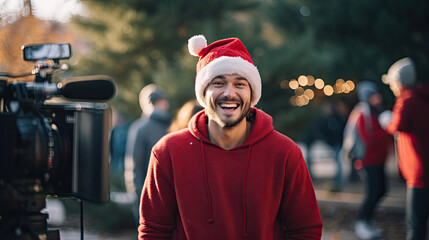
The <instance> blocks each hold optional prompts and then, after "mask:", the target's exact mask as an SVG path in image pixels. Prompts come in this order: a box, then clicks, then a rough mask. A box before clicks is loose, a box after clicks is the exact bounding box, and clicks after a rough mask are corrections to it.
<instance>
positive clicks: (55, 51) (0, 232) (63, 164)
mask: <svg viewBox="0 0 429 240" xmlns="http://www.w3.org/2000/svg"><path fill="white" fill-rule="evenodd" d="M23 55H24V60H26V61H34V63H35V68H34V69H33V70H32V71H31V72H30V73H25V74H21V75H12V74H9V73H3V72H0V239H59V230H53V229H48V227H47V218H48V214H46V213H42V212H41V210H42V209H43V208H45V206H46V197H47V196H48V195H52V196H60V197H61V196H64V197H76V198H78V199H82V200H87V201H90V202H95V203H105V202H107V201H108V200H109V177H108V176H109V143H108V141H109V134H110V128H111V110H110V107H109V105H108V104H106V103H105V101H107V100H109V99H111V98H112V97H113V96H114V95H115V91H116V87H115V84H114V81H113V80H112V79H111V78H110V77H108V76H86V77H76V78H69V79H66V80H64V81H61V82H60V83H52V75H53V73H54V71H55V70H57V69H61V66H60V65H59V61H60V59H68V58H69V57H70V56H71V48H70V44H67V43H61V44H57V43H50V44H41V45H29V46H24V47H23ZM28 75H34V76H35V78H34V82H22V81H6V80H5V79H6V78H19V77H23V76H28ZM2 78H3V79H2ZM54 97H63V98H66V99H68V100H73V101H60V102H55V101H54Z"/></svg>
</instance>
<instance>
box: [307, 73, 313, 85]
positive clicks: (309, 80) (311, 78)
mask: <svg viewBox="0 0 429 240" xmlns="http://www.w3.org/2000/svg"><path fill="white" fill-rule="evenodd" d="M307 81H308V83H307V85H308V86H313V85H314V77H313V76H311V75H307Z"/></svg>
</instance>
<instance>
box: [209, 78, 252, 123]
mask: <svg viewBox="0 0 429 240" xmlns="http://www.w3.org/2000/svg"><path fill="white" fill-rule="evenodd" d="M204 97H205V102H206V106H207V108H206V112H207V114H208V117H209V119H210V120H214V121H215V122H216V123H217V124H219V126H221V127H227V128H230V127H234V126H235V125H237V124H238V123H239V122H241V121H242V120H243V119H244V118H245V117H246V115H247V113H248V112H249V110H250V101H251V97H252V91H251V88H250V85H249V82H247V80H246V79H245V78H244V77H242V76H240V75H238V74H225V75H220V76H217V77H215V78H214V79H213V80H212V81H211V82H210V84H209V85H208V86H207V88H206V90H205V95H204Z"/></svg>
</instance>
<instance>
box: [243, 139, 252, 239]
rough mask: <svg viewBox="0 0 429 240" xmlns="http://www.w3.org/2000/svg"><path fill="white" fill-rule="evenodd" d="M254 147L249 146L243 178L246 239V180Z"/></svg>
mask: <svg viewBox="0 0 429 240" xmlns="http://www.w3.org/2000/svg"><path fill="white" fill-rule="evenodd" d="M251 149H252V145H250V146H249V151H248V152H247V161H246V169H245V171H244V180H243V235H242V237H243V238H244V239H246V238H247V232H246V181H247V170H248V169H249V161H250V150H251Z"/></svg>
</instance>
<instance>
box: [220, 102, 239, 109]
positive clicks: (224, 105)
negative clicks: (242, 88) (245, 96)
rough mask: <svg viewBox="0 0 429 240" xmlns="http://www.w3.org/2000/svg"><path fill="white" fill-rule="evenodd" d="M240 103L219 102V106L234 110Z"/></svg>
mask: <svg viewBox="0 0 429 240" xmlns="http://www.w3.org/2000/svg"><path fill="white" fill-rule="evenodd" d="M239 106H240V105H239V104H238V103H219V107H221V108H222V109H228V110H234V109H237V108H238V107H239Z"/></svg>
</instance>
